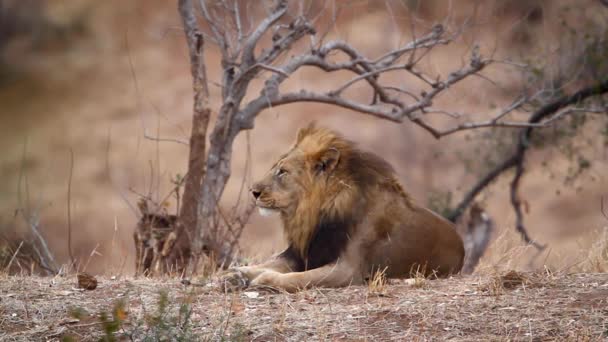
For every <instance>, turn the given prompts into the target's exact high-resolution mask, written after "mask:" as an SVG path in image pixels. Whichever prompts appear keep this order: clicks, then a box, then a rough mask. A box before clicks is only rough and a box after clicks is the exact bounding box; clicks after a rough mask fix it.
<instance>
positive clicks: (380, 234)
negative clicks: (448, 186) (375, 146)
mask: <svg viewBox="0 0 608 342" xmlns="http://www.w3.org/2000/svg"><path fill="white" fill-rule="evenodd" d="M250 190H251V193H252V195H253V197H254V199H255V205H256V206H257V207H258V209H259V211H260V214H262V215H267V214H271V213H278V214H279V215H280V218H281V222H282V224H283V229H284V233H285V235H286V237H287V242H288V247H287V249H285V250H284V251H283V252H282V253H280V254H278V255H276V256H275V257H273V258H271V259H270V260H269V261H267V262H265V263H262V264H259V265H254V266H243V267H237V268H234V269H232V271H233V272H232V273H230V274H232V276H233V277H234V276H235V275H236V274H239V276H240V277H244V278H246V279H245V282H247V283H249V284H250V285H264V286H270V287H274V288H279V289H284V290H286V291H289V292H293V291H297V290H300V289H306V288H310V287H344V286H349V285H358V284H363V283H365V281H367V280H369V279H371V277H372V276H373V275H374V273H375V272H378V271H382V272H384V275H385V276H386V277H388V278H409V277H411V276H412V275H413V272H423V273H424V274H425V275H427V276H430V275H435V276H437V277H445V276H449V275H451V274H455V273H457V272H459V271H460V269H461V268H462V265H463V259H464V254H465V251H464V247H463V242H462V239H461V237H460V235H459V234H458V233H457V232H456V229H455V227H454V225H453V224H452V223H451V222H449V221H447V220H446V219H444V218H442V217H441V216H439V215H437V214H435V213H434V212H432V211H431V210H429V209H426V208H424V207H422V206H420V205H418V204H416V203H415V202H414V200H413V199H412V198H411V197H410V195H408V194H407V193H406V192H405V191H404V190H403V188H402V186H401V185H400V183H399V182H398V180H397V178H396V176H395V171H394V170H393V168H392V167H391V165H389V163H387V162H386V161H385V160H383V159H382V158H381V157H379V156H377V155H376V154H374V153H370V152H365V151H362V150H360V149H358V148H357V146H356V145H355V144H354V143H353V142H351V141H349V140H347V139H345V138H344V137H342V136H341V135H340V134H338V133H336V132H334V131H331V130H329V129H326V128H320V127H317V126H316V125H315V123H314V122H313V123H311V124H310V125H309V126H307V127H305V128H302V129H300V131H299V132H298V134H297V138H296V142H295V144H294V146H293V147H292V148H291V149H290V150H289V151H288V152H287V153H286V154H284V155H283V156H281V157H280V158H279V160H278V161H277V162H276V163H275V164H274V165H273V166H272V168H271V169H270V171H269V172H268V173H267V174H266V176H265V177H264V178H263V179H262V180H260V181H259V182H257V183H255V184H254V185H253V186H252V187H251V189H250ZM229 277H230V276H228V278H229ZM233 279H234V278H233Z"/></svg>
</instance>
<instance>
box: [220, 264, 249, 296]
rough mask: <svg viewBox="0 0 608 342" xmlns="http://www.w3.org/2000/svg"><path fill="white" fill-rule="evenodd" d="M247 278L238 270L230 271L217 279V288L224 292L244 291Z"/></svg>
mask: <svg viewBox="0 0 608 342" xmlns="http://www.w3.org/2000/svg"><path fill="white" fill-rule="evenodd" d="M248 286H249V278H247V276H246V275H245V274H244V273H243V272H241V271H240V270H238V269H230V270H228V271H226V273H224V274H222V275H220V277H219V287H220V289H221V290H222V291H225V292H234V291H240V290H243V289H246V288H247V287H248Z"/></svg>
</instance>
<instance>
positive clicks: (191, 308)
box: [0, 271, 608, 341]
mask: <svg viewBox="0 0 608 342" xmlns="http://www.w3.org/2000/svg"><path fill="white" fill-rule="evenodd" d="M1 281H2V282H1V284H2V285H0V295H1V298H2V301H1V302H0V304H1V306H0V315H1V320H0V331H1V332H0V340H2V341H35V340H59V339H64V340H69V339H72V340H79V341H80V340H82V341H87V340H97V339H100V338H106V340H107V338H108V337H110V336H112V337H115V338H116V340H131V339H133V340H144V339H148V340H152V341H155V340H169V339H167V337H168V336H171V339H172V340H178V339H179V338H181V340H183V341H193V340H210V341H275V340H277V341H315V340H324V341H326V340H332V341H352V340H360V341H364V340H373V341H388V340H394V341H397V340H401V341H426V340H439V341H441V340H454V341H495V340H497V341H503V340H504V341H507V340H509V341H523V340H525V341H546V340H568V341H600V340H605V339H606V338H608V275H606V274H588V273H577V274H551V273H518V272H514V271H511V272H508V273H501V274H499V275H493V276H490V275H489V276H471V277H455V278H452V279H446V280H425V281H424V283H425V285H424V286H414V285H412V282H406V281H392V282H391V283H390V284H389V285H387V286H385V287H384V288H383V289H382V292H381V293H378V292H375V291H371V290H370V289H369V288H368V287H350V288H347V289H312V290H308V291H304V292H300V293H296V294H283V293H275V292H271V291H268V290H265V289H249V290H248V291H245V292H237V293H228V294H224V293H221V292H219V291H218V290H217V289H216V288H214V287H213V286H203V287H193V286H184V285H182V284H180V283H179V281H178V280H177V279H175V278H169V279H146V278H139V279H134V278H120V279H110V278H102V279H100V281H99V287H98V288H97V289H96V290H93V291H85V290H79V289H77V288H75V285H76V280H75V277H73V276H70V277H57V278H36V277H25V278H22V277H5V278H3V279H1ZM23 289H27V290H26V291H24V290H23Z"/></svg>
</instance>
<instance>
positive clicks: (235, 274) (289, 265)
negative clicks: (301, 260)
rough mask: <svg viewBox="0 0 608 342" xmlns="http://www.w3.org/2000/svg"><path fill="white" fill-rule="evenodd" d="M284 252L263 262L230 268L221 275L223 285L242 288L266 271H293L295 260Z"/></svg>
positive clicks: (232, 289)
mask: <svg viewBox="0 0 608 342" xmlns="http://www.w3.org/2000/svg"><path fill="white" fill-rule="evenodd" d="M284 254H285V253H282V254H280V255H279V256H277V257H275V258H274V259H272V260H269V261H267V262H265V263H262V264H258V265H252V266H239V267H234V268H231V269H229V270H228V271H227V272H226V273H224V274H223V275H221V277H220V282H221V285H222V287H223V288H224V289H225V290H228V291H234V290H241V289H244V288H246V287H248V286H249V284H250V282H251V281H252V280H254V279H255V278H257V277H258V276H259V275H261V274H263V273H265V272H277V273H286V272H291V271H293V269H294V261H293V260H291V259H290V258H289V257H287V256H285V255H284Z"/></svg>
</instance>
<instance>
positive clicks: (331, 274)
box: [251, 262, 363, 292]
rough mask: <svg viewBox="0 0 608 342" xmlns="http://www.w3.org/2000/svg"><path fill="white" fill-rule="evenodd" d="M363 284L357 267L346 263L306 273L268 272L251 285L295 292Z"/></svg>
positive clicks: (334, 264)
mask: <svg viewBox="0 0 608 342" xmlns="http://www.w3.org/2000/svg"><path fill="white" fill-rule="evenodd" d="M362 283H363V277H362V276H361V274H360V272H358V270H357V269H356V268H355V267H353V266H351V265H350V264H348V263H346V262H336V263H333V264H329V265H325V266H322V267H319V268H315V269H313V270H310V271H304V272H291V273H279V272H275V271H267V272H264V273H262V274H260V275H259V276H258V277H256V278H255V279H254V280H253V281H252V282H251V285H264V286H271V287H276V288H280V289H284V290H286V291H288V292H295V291H297V290H301V289H306V288H311V287H343V286H348V285H359V284H362Z"/></svg>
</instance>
